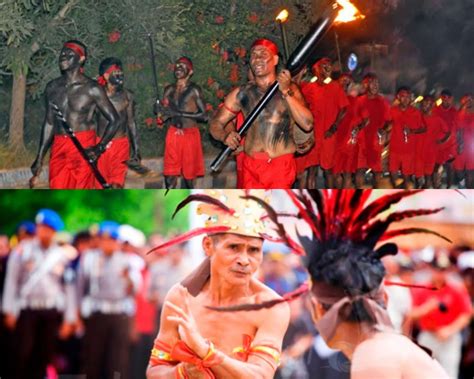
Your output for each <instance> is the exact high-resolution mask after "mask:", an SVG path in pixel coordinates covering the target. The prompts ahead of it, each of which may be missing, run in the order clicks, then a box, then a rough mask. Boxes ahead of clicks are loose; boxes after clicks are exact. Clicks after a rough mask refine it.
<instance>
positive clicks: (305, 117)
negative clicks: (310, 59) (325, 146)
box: [210, 39, 314, 189]
mask: <svg viewBox="0 0 474 379" xmlns="http://www.w3.org/2000/svg"><path fill="white" fill-rule="evenodd" d="M277 64H278V48H277V46H276V45H275V44H274V43H273V42H271V41H269V40H266V39H258V40H256V41H255V42H254V43H253V45H252V48H251V50H250V68H251V69H252V72H253V74H254V76H255V82H252V83H248V84H246V85H244V86H241V87H238V88H236V89H235V90H233V91H232V92H231V93H230V94H229V95H228V96H227V98H226V99H225V102H224V106H223V107H222V108H221V109H220V110H219V112H218V113H217V114H216V116H215V117H214V118H213V119H212V120H211V124H210V131H211V134H212V136H213V137H214V138H215V139H217V140H219V141H222V142H224V143H225V144H226V145H227V146H229V147H230V148H232V149H234V150H236V149H238V148H239V146H240V139H241V138H240V136H239V134H238V133H237V132H236V131H231V132H226V130H225V126H226V125H227V124H228V122H229V121H230V120H232V119H234V118H235V117H236V115H237V114H238V113H239V112H243V114H244V116H245V117H247V116H248V115H249V113H250V112H251V111H252V110H253V109H254V108H255V106H256V105H257V103H258V102H259V100H260V99H261V98H262V96H263V95H264V94H265V92H266V90H267V89H268V88H269V87H270V86H271V85H272V84H273V83H274V82H275V80H278V83H279V93H277V94H276V95H275V96H274V97H273V99H272V100H271V101H270V102H269V103H268V105H267V106H266V108H265V109H264V110H263V112H262V113H261V114H260V115H259V116H258V117H257V119H256V120H255V122H254V125H253V126H252V128H251V129H250V130H249V131H248V133H247V135H246V136H245V143H244V153H245V154H244V157H243V159H242V182H243V183H242V184H243V188H266V189H269V188H291V186H292V184H293V182H294V181H295V178H296V163H295V158H294V153H295V152H296V151H298V152H300V153H304V152H306V151H308V150H309V149H310V148H311V146H312V145H313V141H314V140H313V133H312V129H313V117H312V115H311V112H310V111H309V109H308V108H307V107H306V103H305V101H304V99H303V96H302V95H301V93H300V90H299V88H298V86H297V85H296V84H295V83H292V81H291V74H290V72H289V71H288V70H283V71H281V72H280V73H279V74H278V76H277V73H276V66H277ZM310 132H311V133H310Z"/></svg>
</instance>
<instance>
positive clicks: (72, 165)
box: [49, 130, 96, 189]
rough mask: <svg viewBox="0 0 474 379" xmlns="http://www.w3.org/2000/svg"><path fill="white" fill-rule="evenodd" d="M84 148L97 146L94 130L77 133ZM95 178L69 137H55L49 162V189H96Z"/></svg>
mask: <svg viewBox="0 0 474 379" xmlns="http://www.w3.org/2000/svg"><path fill="white" fill-rule="evenodd" d="M76 137H77V139H78V140H79V142H80V143H81V145H82V147H84V148H87V147H91V146H94V145H95V142H96V134H95V131H93V130H87V131H83V132H77V133H76ZM95 183H96V181H95V176H94V173H93V172H92V169H91V168H90V166H89V164H88V163H87V162H86V160H85V159H84V158H83V157H82V155H81V153H79V150H77V148H76V146H74V144H73V143H72V140H71V138H70V137H69V136H67V135H59V134H58V135H55V136H54V139H53V144H52V146H51V157H50V160H49V188H51V189H94V188H96V185H95Z"/></svg>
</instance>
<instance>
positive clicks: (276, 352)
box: [147, 190, 289, 379]
mask: <svg viewBox="0 0 474 379" xmlns="http://www.w3.org/2000/svg"><path fill="white" fill-rule="evenodd" d="M208 193H209V194H210V196H206V195H200V197H199V198H198V200H203V201H206V202H208V201H209V200H210V201H211V202H212V203H211V204H201V205H199V207H198V213H199V214H201V213H203V214H206V215H209V218H208V221H207V223H206V228H203V229H200V231H201V232H207V236H206V237H204V239H203V242H202V247H203V250H204V252H205V254H206V256H207V258H206V259H205V261H204V262H203V263H202V264H201V266H199V267H198V269H196V271H195V272H194V273H192V274H191V275H190V276H189V277H188V278H186V279H185V280H184V281H183V282H182V283H181V284H176V285H175V286H174V287H173V288H172V289H171V290H170V291H169V292H168V294H167V296H166V299H165V303H164V307H163V311H162V314H161V324H160V331H159V333H158V336H157V338H156V340H155V344H154V348H153V350H152V353H151V357H150V365H149V368H148V371H147V378H148V379H154V378H226V379H227V378H273V376H274V373H275V370H276V368H277V366H278V363H279V356H280V352H281V345H282V340H283V336H284V334H285V332H286V329H287V327H288V322H289V308H288V305H287V304H284V305H283V306H277V307H275V308H274V309H272V310H271V311H267V310H260V311H258V312H244V313H241V312H238V313H220V312H217V311H215V310H213V309H210V308H209V307H221V306H229V305H239V304H241V303H246V302H250V303H258V302H260V301H262V300H264V299H266V300H273V299H279V298H280V297H279V295H278V294H276V293H275V292H274V291H273V290H271V289H270V288H268V287H267V286H265V285H264V284H263V283H261V282H260V281H259V280H258V279H256V278H255V276H254V274H255V273H256V271H257V270H258V268H259V266H260V264H261V262H262V258H263V253H262V244H263V239H262V237H261V236H262V234H263V233H264V232H265V226H264V224H263V221H262V217H263V216H264V209H263V208H261V207H260V206H259V205H257V204H256V203H255V202H253V201H251V200H249V199H245V198H241V197H240V196H243V195H244V194H245V193H244V192H241V191H232V192H226V191H222V190H221V191H209V192H208ZM252 194H253V195H255V194H257V195H261V196H262V195H263V191H260V192H252ZM186 203H187V200H185V201H184V202H183V203H182V204H186ZM180 207H181V205H180V206H178V208H180ZM191 234H194V233H191ZM188 236H189V234H188ZM183 238H184V237H183V236H181V237H178V239H177V240H176V241H178V240H181V241H182V240H183ZM170 243H171V244H172V243H173V241H171V242H168V243H167V244H166V245H165V246H169V245H170ZM165 246H161V248H162V247H165ZM188 289H189V292H188ZM190 292H191V293H192V294H193V296H192V295H191V294H190Z"/></svg>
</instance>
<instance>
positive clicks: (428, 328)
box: [409, 254, 472, 378]
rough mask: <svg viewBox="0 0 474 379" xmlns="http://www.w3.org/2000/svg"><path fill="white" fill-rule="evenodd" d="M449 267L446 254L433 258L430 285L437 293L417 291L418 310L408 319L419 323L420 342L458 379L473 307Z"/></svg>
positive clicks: (465, 291)
mask: <svg viewBox="0 0 474 379" xmlns="http://www.w3.org/2000/svg"><path fill="white" fill-rule="evenodd" d="M450 266H451V263H450V261H449V257H448V256H447V255H446V254H436V255H435V256H434V258H433V260H432V262H431V270H430V271H431V278H430V282H429V285H432V286H434V287H436V288H438V290H437V291H434V292H432V291H422V290H417V289H414V292H413V295H414V299H413V300H414V305H415V307H414V308H413V309H412V311H411V312H410V314H409V318H410V320H411V321H417V322H418V326H419V328H420V334H419V335H418V342H419V343H420V344H421V345H423V346H426V347H427V348H428V349H430V350H431V351H432V353H433V356H434V358H436V359H437V360H438V361H439V362H440V364H441V366H443V368H444V369H445V370H446V372H447V373H448V374H449V377H450V378H458V374H459V364H460V363H461V350H462V340H463V338H462V335H461V331H462V330H463V329H464V328H465V327H466V326H467V325H469V322H470V320H471V315H472V305H471V299H470V297H469V294H468V292H467V290H466V288H465V287H464V285H463V283H462V282H461V283H458V282H457V281H453V280H451V279H450V278H449V267H450Z"/></svg>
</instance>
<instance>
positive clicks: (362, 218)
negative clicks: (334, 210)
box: [349, 190, 423, 241]
mask: <svg viewBox="0 0 474 379" xmlns="http://www.w3.org/2000/svg"><path fill="white" fill-rule="evenodd" d="M420 191H423V190H404V191H398V192H396V193H393V194H390V195H385V196H382V197H380V198H379V199H377V200H375V201H373V202H372V203H370V204H369V205H368V206H367V207H365V208H362V209H361V211H360V212H359V213H358V215H357V216H356V217H355V219H354V222H353V223H352V225H351V227H350V228H349V237H350V238H352V239H353V240H354V241H360V240H362V239H363V236H362V230H363V229H364V227H365V226H366V225H367V224H368V223H369V222H370V220H372V219H373V218H374V217H375V216H377V215H379V214H380V213H382V212H384V211H386V210H387V209H389V208H390V207H391V206H392V205H393V204H396V203H398V202H399V201H400V200H402V199H403V198H405V197H408V196H412V195H415V194H417V193H418V192H420Z"/></svg>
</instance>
